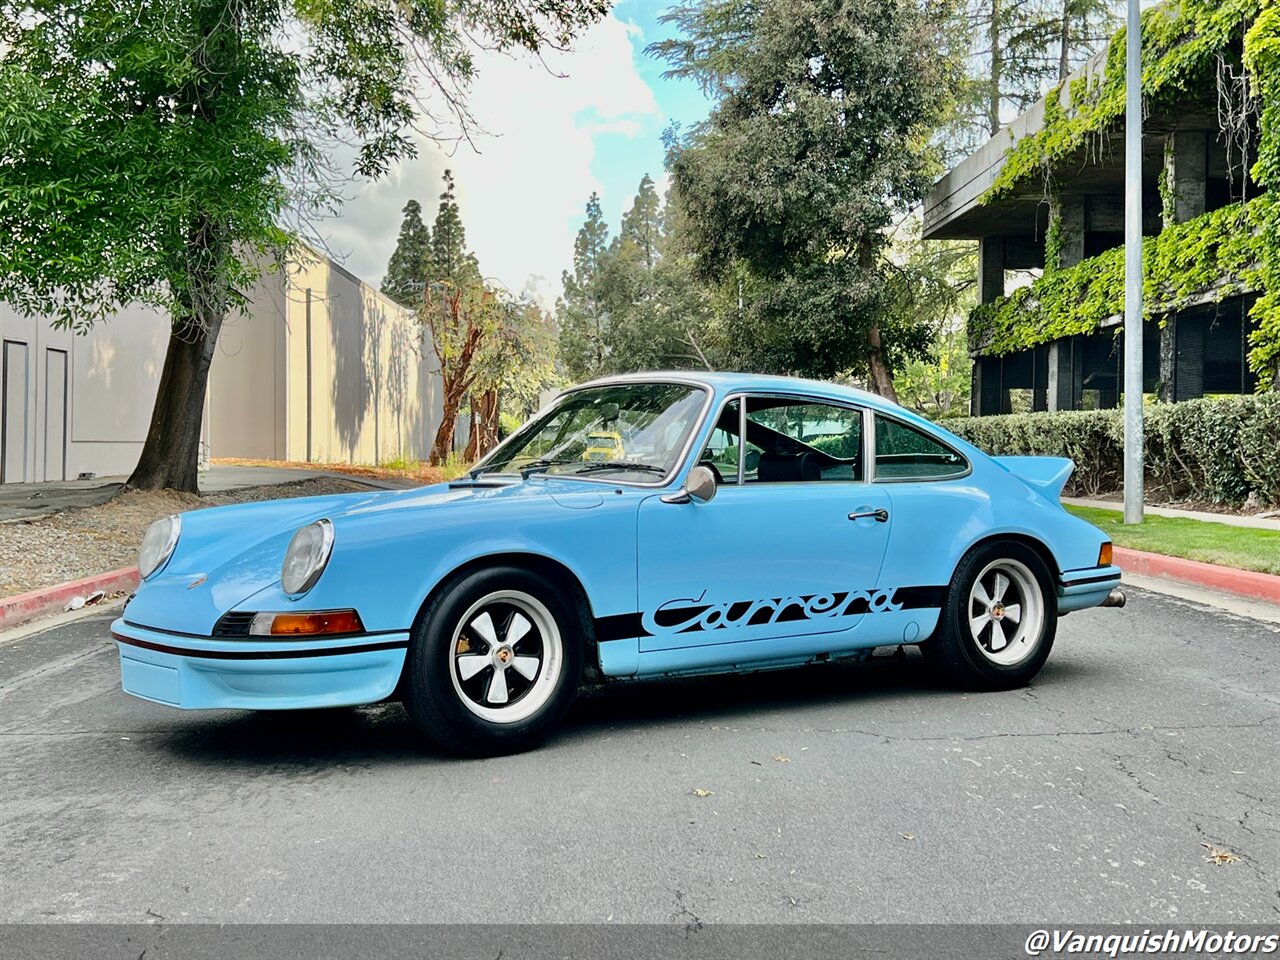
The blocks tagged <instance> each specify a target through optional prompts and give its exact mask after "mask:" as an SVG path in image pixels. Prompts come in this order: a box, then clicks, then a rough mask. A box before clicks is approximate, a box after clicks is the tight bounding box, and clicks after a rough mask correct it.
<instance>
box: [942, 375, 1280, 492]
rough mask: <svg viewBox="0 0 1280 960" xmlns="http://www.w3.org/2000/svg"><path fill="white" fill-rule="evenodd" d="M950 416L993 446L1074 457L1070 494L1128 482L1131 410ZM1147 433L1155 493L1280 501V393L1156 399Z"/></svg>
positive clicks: (992, 449)
mask: <svg viewBox="0 0 1280 960" xmlns="http://www.w3.org/2000/svg"><path fill="white" fill-rule="evenodd" d="M943 426H945V427H946V428H947V429H948V430H951V431H952V432H953V433H955V434H957V435H958V436H961V437H963V438H964V439H966V440H968V441H969V442H970V443H972V444H973V445H974V446H976V447H978V448H979V449H981V450H984V451H986V452H987V453H990V454H995V455H1013V454H1023V455H1028V456H1053V457H1070V458H1071V459H1072V460H1074V461H1075V464H1076V470H1075V473H1074V474H1073V475H1072V478H1071V481H1070V482H1069V483H1068V484H1067V489H1066V493H1067V494H1068V495H1070V496H1085V497H1090V496H1096V495H1097V494H1099V493H1105V492H1110V491H1113V490H1119V489H1121V487H1122V486H1123V478H1124V459H1123V447H1124V414H1123V411H1122V410H1119V409H1116V410H1073V411H1061V412H1058V413H1018V414H1010V415H1006V416H998V417H967V418H964V419H958V420H947V421H946V422H945V423H944V424H943ZM1145 434H1146V455H1145V460H1146V489H1147V493H1148V495H1149V496H1154V497H1156V498H1160V499H1167V500H1194V501H1204V502H1210V503H1220V504H1225V505H1230V506H1239V505H1241V504H1243V503H1245V501H1247V500H1249V499H1250V497H1251V496H1252V497H1253V501H1254V502H1257V503H1260V504H1267V505H1270V504H1280V393H1263V394H1257V395H1254V396H1239V397H1215V398H1212V399H1204V400H1184V401H1182V402H1180V403H1150V404H1148V405H1147V407H1146V430H1145Z"/></svg>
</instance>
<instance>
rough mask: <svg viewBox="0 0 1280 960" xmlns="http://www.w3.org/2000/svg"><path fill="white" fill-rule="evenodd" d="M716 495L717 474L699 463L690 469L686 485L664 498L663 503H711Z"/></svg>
mask: <svg viewBox="0 0 1280 960" xmlns="http://www.w3.org/2000/svg"><path fill="white" fill-rule="evenodd" d="M715 495H716V475H715V474H714V473H712V472H711V471H710V470H709V469H708V468H707V467H704V466H703V465H702V464H698V465H697V466H696V467H694V468H693V469H692V470H690V471H689V476H688V477H686V478H685V481H684V487H683V488H682V489H680V490H678V491H676V492H675V493H669V494H667V495H666V496H665V497H663V498H662V502H663V503H710V502H711V500H712V499H713V498H714V497H715Z"/></svg>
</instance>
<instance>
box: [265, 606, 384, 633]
mask: <svg viewBox="0 0 1280 960" xmlns="http://www.w3.org/2000/svg"><path fill="white" fill-rule="evenodd" d="M249 633H250V634H251V635H252V636H255V637H267V636H270V637H315V636H324V635H326V634H336V633H342V634H347V633H364V624H363V623H361V622H360V614H358V613H356V612H355V611H354V610H321V611H317V612H314V613H259V614H258V615H257V616H255V617H254V618H253V623H252V624H251V625H250V627H249Z"/></svg>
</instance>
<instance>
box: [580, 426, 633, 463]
mask: <svg viewBox="0 0 1280 960" xmlns="http://www.w3.org/2000/svg"><path fill="white" fill-rule="evenodd" d="M623 453H624V450H623V447H622V434H620V433H615V432H614V431H612V430H596V431H593V432H591V433H589V434H587V449H585V450H583V451H582V459H583V460H584V461H586V460H617V459H619V458H620V457H621V456H622V454H623Z"/></svg>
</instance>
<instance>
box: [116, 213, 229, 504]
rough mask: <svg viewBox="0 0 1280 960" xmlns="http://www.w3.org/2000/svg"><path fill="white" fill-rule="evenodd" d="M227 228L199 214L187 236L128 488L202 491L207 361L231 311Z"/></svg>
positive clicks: (208, 362)
mask: <svg viewBox="0 0 1280 960" xmlns="http://www.w3.org/2000/svg"><path fill="white" fill-rule="evenodd" d="M228 253H229V250H228V248H227V245H226V230H225V228H224V226H223V225H222V224H219V223H215V222H214V221H212V220H211V219H209V218H208V217H200V218H198V219H197V220H196V221H195V222H194V223H193V224H192V225H191V230H190V233H189V234H188V237H187V272H188V276H189V277H190V280H189V287H188V288H187V289H186V290H185V291H183V292H182V294H181V297H180V301H181V302H180V305H179V307H178V308H177V309H178V311H179V312H180V314H181V316H180V317H178V318H175V319H174V321H173V326H172V328H171V330H170V332H169V348H168V350H167V351H166V352H165V357H164V368H163V370H162V371H161V373H160V385H159V387H158V388H157V390H156V403H155V407H153V408H152V411H151V425H150V427H148V429H147V439H146V441H145V442H144V443H143V445H142V453H141V454H140V455H139V457H138V464H137V466H135V467H134V468H133V473H132V474H131V475H130V477H129V481H128V483H127V484H126V486H128V487H131V488H133V489H135V490H179V491H182V492H183V493H199V489H198V477H197V474H198V471H199V467H200V427H201V424H202V422H203V420H204V400H205V393H206V391H207V389H208V385H209V364H210V363H212V362H213V351H214V349H215V348H216V347H217V344H218V333H219V331H221V330H222V321H223V320H224V319H225V317H226V313H227V293H228V291H227V286H226V279H225V276H224V266H225V264H226V258H227V256H228Z"/></svg>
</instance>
